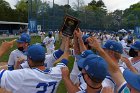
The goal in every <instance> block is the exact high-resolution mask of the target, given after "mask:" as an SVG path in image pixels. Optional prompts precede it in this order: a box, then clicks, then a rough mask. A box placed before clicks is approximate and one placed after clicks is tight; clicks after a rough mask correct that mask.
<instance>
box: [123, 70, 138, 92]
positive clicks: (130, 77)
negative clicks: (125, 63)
mask: <svg viewBox="0 0 140 93" xmlns="http://www.w3.org/2000/svg"><path fill="white" fill-rule="evenodd" d="M123 76H124V78H125V80H126V82H127V83H128V84H129V85H130V86H131V87H133V88H135V89H136V90H138V91H140V75H138V74H135V73H133V72H132V71H130V70H129V69H125V70H124V72H123Z"/></svg>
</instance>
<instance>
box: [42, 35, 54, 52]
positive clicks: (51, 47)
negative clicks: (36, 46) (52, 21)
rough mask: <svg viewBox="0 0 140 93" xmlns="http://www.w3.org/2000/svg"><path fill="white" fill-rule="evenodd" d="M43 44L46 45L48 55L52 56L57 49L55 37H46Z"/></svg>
mask: <svg viewBox="0 0 140 93" xmlns="http://www.w3.org/2000/svg"><path fill="white" fill-rule="evenodd" d="M43 43H44V44H45V45H46V49H47V54H52V53H53V52H54V48H55V46H54V43H55V39H54V37H53V36H52V37H51V38H49V37H46V38H45V39H44V40H43Z"/></svg>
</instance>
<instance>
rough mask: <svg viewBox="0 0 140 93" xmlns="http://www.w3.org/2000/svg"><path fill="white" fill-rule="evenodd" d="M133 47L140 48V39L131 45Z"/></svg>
mask: <svg viewBox="0 0 140 93" xmlns="http://www.w3.org/2000/svg"><path fill="white" fill-rule="evenodd" d="M131 48H133V49H134V50H140V41H136V42H135V43H134V44H133V45H131Z"/></svg>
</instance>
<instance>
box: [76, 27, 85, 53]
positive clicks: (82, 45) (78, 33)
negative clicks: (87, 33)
mask: <svg viewBox="0 0 140 93" xmlns="http://www.w3.org/2000/svg"><path fill="white" fill-rule="evenodd" d="M75 34H76V36H77V37H78V43H79V47H80V52H81V53H82V52H83V51H85V50H87V48H86V46H85V45H84V42H83V39H82V32H81V30H80V29H79V28H78V29H77V30H76V32H75Z"/></svg>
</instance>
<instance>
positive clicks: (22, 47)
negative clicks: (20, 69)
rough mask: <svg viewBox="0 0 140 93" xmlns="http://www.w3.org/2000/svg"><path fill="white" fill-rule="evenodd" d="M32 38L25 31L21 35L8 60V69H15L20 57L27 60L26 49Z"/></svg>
mask: <svg viewBox="0 0 140 93" xmlns="http://www.w3.org/2000/svg"><path fill="white" fill-rule="evenodd" d="M30 41H31V38H30V36H29V35H28V34H26V33H23V34H21V36H20V37H19V39H18V40H17V41H16V42H17V49H16V50H13V51H12V52H11V54H10V56H9V60H8V70H14V66H15V65H16V62H17V61H18V59H23V60H27V55H26V51H27V48H28V46H29V44H30Z"/></svg>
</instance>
